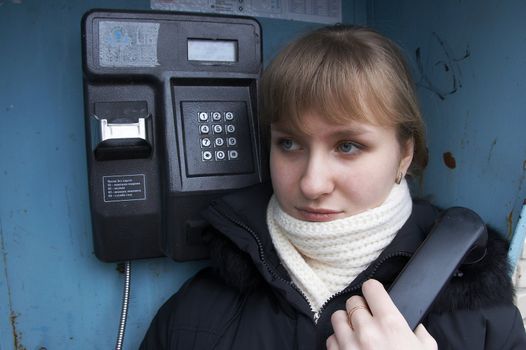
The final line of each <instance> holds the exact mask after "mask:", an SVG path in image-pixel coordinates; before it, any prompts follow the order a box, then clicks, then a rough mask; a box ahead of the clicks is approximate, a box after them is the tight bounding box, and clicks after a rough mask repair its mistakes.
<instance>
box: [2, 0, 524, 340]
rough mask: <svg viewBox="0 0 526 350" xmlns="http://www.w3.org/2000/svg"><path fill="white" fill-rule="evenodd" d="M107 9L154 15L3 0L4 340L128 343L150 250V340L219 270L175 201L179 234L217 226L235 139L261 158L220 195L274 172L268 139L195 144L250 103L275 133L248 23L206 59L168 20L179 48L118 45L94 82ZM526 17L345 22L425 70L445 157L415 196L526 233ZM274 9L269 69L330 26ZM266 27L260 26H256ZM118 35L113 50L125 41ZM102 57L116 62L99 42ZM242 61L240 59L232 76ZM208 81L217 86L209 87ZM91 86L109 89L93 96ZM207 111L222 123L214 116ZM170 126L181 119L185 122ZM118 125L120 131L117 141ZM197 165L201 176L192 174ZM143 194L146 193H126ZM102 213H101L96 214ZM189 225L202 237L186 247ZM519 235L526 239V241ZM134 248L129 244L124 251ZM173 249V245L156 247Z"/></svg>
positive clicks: (421, 82) (499, 13)
mask: <svg viewBox="0 0 526 350" xmlns="http://www.w3.org/2000/svg"><path fill="white" fill-rule="evenodd" d="M93 8H121V9H122V10H125V11H130V10H137V11H139V12H149V10H150V1H148V0H133V1H126V2H122V1H116V0H89V1H82V2H72V1H66V0H56V1H52V2H44V1H33V2H31V1H14V0H12V1H11V0H10V1H0V45H1V46H2V55H1V57H0V62H1V63H2V64H1V65H0V77H1V78H0V120H1V121H2V124H1V126H0V179H1V181H0V250H1V252H2V259H0V271H3V273H2V274H1V276H0V317H1V318H0V334H2V337H0V348H2V349H23V348H26V349H33V348H35V349H41V348H47V349H55V348H64V347H66V348H74V349H87V348H90V349H91V348H108V347H111V346H113V344H114V341H115V333H116V326H117V324H118V321H119V311H120V307H121V305H120V302H121V300H120V299H121V294H122V280H123V276H122V273H121V272H120V271H116V264H115V263H114V262H116V261H121V260H123V259H127V258H130V259H132V258H134V257H135V258H139V257H140V256H141V255H142V258H141V259H138V260H135V261H134V262H133V264H134V269H133V279H132V281H133V283H132V284H133V289H132V293H131V301H130V315H129V319H128V330H127V334H126V340H125V344H126V347H129V348H137V347H138V344H139V343H140V341H141V339H142V337H143V335H144V332H145V330H146V328H147V327H148V324H149V322H150V320H151V319H152V317H153V316H154V314H155V312H156V310H157V309H158V307H159V306H160V305H161V304H162V303H163V301H164V300H166V299H167V298H168V297H169V296H170V295H171V294H173V293H174V292H175V291H176V290H177V289H178V288H179V287H180V286H181V285H182V283H184V281H185V280H186V279H187V278H188V277H190V276H191V275H193V274H194V273H195V272H196V271H198V270H199V269H201V268H202V267H203V266H206V264H207V263H206V260H202V261H195V262H178V261H174V259H175V258H173V257H174V256H176V255H177V256H180V257H183V258H182V259H181V260H184V254H186V253H190V252H192V251H193V252H192V254H194V253H195V254H198V253H199V249H200V248H198V247H199V246H200V237H199V235H192V234H187V233H184V234H183V235H179V236H167V235H166V234H165V233H163V231H162V227H164V225H166V226H168V225H171V226H173V227H174V228H175V226H176V222H180V221H176V217H175V216H171V217H165V218H163V217H162V216H161V215H162V214H161V213H162V212H163V210H164V209H166V208H168V207H170V208H172V210H173V211H174V212H176V213H177V214H176V215H180V216H182V217H185V220H184V222H185V223H184V226H183V227H177V229H178V230H181V231H182V232H195V231H199V228H200V225H201V224H202V223H201V222H199V220H196V219H195V218H194V217H191V216H190V215H188V213H187V212H185V210H186V209H187V208H190V207H194V209H195V208H197V207H200V206H202V205H204V204H203V203H204V202H205V201H206V200H207V198H204V196H205V195H204V193H205V192H200V191H201V190H200V189H198V188H196V184H195V183H196V181H194V180H195V179H196V178H205V177H206V178H209V177H210V176H209V175H212V176H211V177H212V178H213V177H214V176H219V175H218V173H220V172H221V171H223V170H222V169H220V168H221V167H219V168H215V169H212V170H210V172H208V171H209V170H207V169H211V168H213V167H214V166H215V165H212V164H218V163H220V162H215V159H216V158H215V157H216V151H223V153H224V156H225V157H227V158H228V151H232V150H233V151H236V150H238V156H241V157H248V158H249V159H250V160H251V161H249V162H247V163H249V164H250V163H251V164H252V166H250V167H249V168H243V169H241V168H240V169H238V170H236V174H233V175H226V176H227V177H229V178H230V181H226V182H220V181H216V180H217V178H216V179H215V180H206V181H205V182H204V183H205V184H206V187H207V188H206V190H207V191H208V190H209V189H212V192H214V191H215V192H214V194H213V195H216V194H217V195H220V194H221V193H222V192H224V191H230V190H234V189H235V188H237V187H238V186H241V185H244V184H249V183H252V182H259V181H261V180H263V179H265V178H266V176H267V174H265V173H264V172H263V171H262V170H263V168H262V167H261V164H262V162H264V161H265V157H266V155H265V154H264V153H263V152H262V151H261V150H259V149H258V148H257V147H253V145H255V144H258V140H256V139H250V138H249V139H245V141H240V142H245V144H244V146H243V147H241V146H239V149H235V148H232V147H229V146H228V143H227V142H228V138H229V136H227V134H226V132H225V133H224V137H223V139H224V141H223V142H224V143H223V146H218V147H217V149H215V148H212V149H213V153H211V154H208V153H206V155H205V154H204V153H203V152H206V150H205V149H202V148H201V144H196V143H195V140H199V142H201V141H200V140H201V139H202V138H205V137H202V136H201V134H199V132H200V131H199V130H200V128H201V127H202V126H203V125H205V124H206V125H207V126H208V127H211V128H213V127H214V125H216V123H214V120H213V118H214V114H213V113H214V112H219V113H221V118H222V119H221V123H217V125H220V126H221V127H222V128H223V127H226V126H228V125H234V124H230V123H229V121H227V119H226V113H227V112H232V113H238V114H240V115H241V114H242V115H244V117H245V121H246V122H243V123H245V124H235V125H234V126H235V127H236V130H238V128H245V129H248V130H249V133H252V132H253V133H252V135H257V128H258V126H257V123H256V122H255V118H254V117H255V113H257V106H256V104H255V103H254V98H253V96H254V95H253V92H254V91H255V90H257V86H258V81H257V79H258V78H257V75H258V74H259V72H258V69H259V68H256V67H255V66H250V65H249V64H248V63H247V65H243V63H241V61H239V65H238V66H236V63H233V64H232V63H229V61H232V60H234V59H237V58H238V57H236V52H237V54H238V55H239V58H241V59H242V58H243V57H246V56H242V51H241V50H242V42H243V41H242V40H243V39H242V38H240V37H239V35H243V34H242V33H241V32H238V33H231V34H232V35H230V36H229V37H226V38H223V40H219V42H217V43H212V44H217V45H219V46H220V47H222V49H223V50H222V51H223V52H224V55H222V56H220V57H215V59H214V60H215V61H218V60H219V61H221V60H222V61H223V63H222V64H221V65H214V64H208V63H209V62H207V61H208V60H207V58H208V57H206V56H205V57H203V55H202V52H203V50H205V49H204V48H206V47H207V46H208V45H210V44H211V43H210V41H208V40H206V39H207V38H206V37H204V36H203V35H191V36H190V37H189V38H190V39H191V40H187V37H186V38H185V39H184V40H183V41H179V42H178V41H177V40H173V41H172V40H171V39H170V38H172V37H173V36H172V37H171V36H170V35H169V34H167V33H166V32H163V30H164V29H159V30H158V32H157V33H158V35H159V38H164V39H163V40H167V42H164V43H163V49H161V50H160V51H159V55H158V56H157V57H154V56H152V55H150V56H144V57H143V62H142V63H143V65H150V66H148V67H137V66H135V67H134V66H126V67H114V66H107V64H108V63H104V62H108V61H104V60H111V57H112V56H110V55H107V56H104V55H103V60H102V65H100V64H96V65H93V64H92V65H90V66H89V70H88V72H87V74H86V78H87V80H86V82H85V84H86V85H83V84H84V82H83V71H82V56H83V53H82V40H81V25H80V22H81V18H82V16H83V15H84V14H85V13H86V12H87V11H88V10H91V9H93ZM524 11H526V4H524V3H523V2H520V1H509V2H502V1H483V2H475V1H457V0H446V1H440V2H436V1H435V2H433V1H416V0H396V1H391V0H353V1H342V21H343V22H344V23H357V24H367V25H369V26H372V27H374V28H376V29H378V30H379V31H381V32H382V33H384V34H386V35H387V36H388V37H390V38H392V39H393V40H394V41H396V42H397V43H398V44H399V45H400V46H401V47H402V49H403V50H404V52H405V53H406V55H407V58H408V60H409V63H410V65H411V69H412V72H413V75H414V78H415V81H416V84H417V91H418V96H419V99H420V105H421V108H422V111H423V115H424V118H425V121H426V124H427V127H428V133H427V138H428V146H429V155H430V158H429V164H428V166H427V168H426V170H425V173H424V175H423V177H422V179H421V181H419V182H417V183H415V191H417V192H418V194H419V195H421V196H423V197H426V198H429V199H431V200H432V202H433V203H435V204H437V205H439V206H442V207H449V206H453V205H460V206H466V207H469V208H471V209H473V210H475V211H476V212H477V213H479V214H480V216H481V217H482V218H483V219H484V220H485V221H486V222H487V223H488V224H489V225H491V226H493V227H494V228H496V229H497V230H499V231H500V232H502V233H503V235H505V236H507V237H512V236H513V234H514V232H516V227H517V223H518V221H519V216H520V212H521V207H522V203H523V199H524V198H526V186H525V185H524V181H525V179H526V176H525V173H526V170H525V169H526V167H525V163H524V160H525V159H526V158H525V150H526V138H524V136H523V131H524V130H526V118H524V114H525V113H526V105H525V104H524V102H523V101H524V98H523V96H522V95H523V91H524V89H523V87H524V84H525V80H524V77H525V76H526V66H525V65H524V64H523V62H524V61H526V47H525V42H524V40H522V37H521V33H524V31H525V30H526V24H525V22H524V20H523V16H521V14H522V13H524ZM185 16H187V17H186V18H187V19H188V18H190V17H192V16H190V15H189V14H185ZM101 18H102V17H100V18H99V22H100V21H101ZM109 18H110V17H107V18H106V19H107V22H110V23H109V24H108V23H107V24H106V25H104V24H103V25H101V26H100V25H98V24H97V26H96V27H97V28H99V29H100V32H98V34H97V35H102V34H103V33H106V32H111V31H112V29H115V28H114V27H112V25H111V22H122V21H123V20H122V18H111V20H109ZM102 21H103V22H104V19H102ZM258 21H259V23H260V24H261V29H260V35H261V36H260V40H261V45H262V50H261V52H260V53H259V55H261V59H260V60H261V62H260V64H261V68H262V67H264V66H265V65H266V64H267V63H268V62H269V61H270V59H271V58H272V57H273V56H274V54H275V53H276V52H277V51H279V49H280V48H281V47H283V45H284V44H285V43H286V42H288V41H289V40H291V39H293V38H295V37H296V36H298V35H300V34H301V33H302V32H304V31H308V30H311V29H313V28H316V27H319V26H320V25H321V24H319V23H309V22H296V21H287V20H276V19H270V18H258ZM140 22H141V23H147V25H145V26H143V31H144V32H145V33H155V32H156V28H155V25H153V26H152V25H151V24H152V23H153V21H151V20H141V21H140ZM171 22H174V21H171ZM175 22H179V23H182V22H184V21H181V20H179V21H175ZM210 25H212V26H214V25H216V24H214V23H213V22H211V24H210ZM172 26H173V27H179V28H181V27H184V26H185V25H183V24H180V25H179V24H175V23H174V24H172ZM159 28H162V27H161V26H160V27H159ZM252 28H256V27H254V26H252ZM194 29H195V28H194ZM194 29H188V30H187V31H188V32H191V31H192V30H194ZM200 29H201V28H197V29H195V30H200ZM257 30H258V29H251V31H252V33H255V32H257ZM220 32H221V33H223V31H220ZM101 33H102V34H101ZM114 34H115V35H116V36H114V37H113V38H114V39H115V40H117V38H120V39H123V40H126V38H125V37H119V34H118V31H114ZM224 34H225V35H226V34H227V33H224ZM236 35H237V36H238V37H237V38H236V37H235V36H236ZM251 35H252V34H251ZM97 38H99V36H97ZM144 39H145V38H144ZM236 40H237V44H233V43H235V42H236ZM99 44H100V43H99ZM104 45H106V48H107V49H108V48H110V47H111V45H114V46H118V43H117V41H115V42H114V43H113V44H111V43H109V42H105V43H104V42H103V43H102V44H101V46H102V47H104ZM177 45H182V46H177ZM203 45H204V48H203ZM236 45H237V46H236ZM168 47H179V48H180V49H179V52H185V54H184V55H185V56H184V60H186V61H187V63H186V66H185V65H184V64H182V63H180V62H182V60H181V59H180V58H177V57H172V58H171V59H168V60H167V58H168V57H167V56H164V55H168V53H167V51H164V50H165V49H164V48H168ZM189 48H190V50H189ZM181 50H182V51H181ZM236 50H239V51H236ZM110 51H111V50H110ZM188 51H190V58H191V60H190V61H191V62H189V61H188ZM149 52H151V51H149ZM91 53H92V54H93V53H95V54H96V55H97V56H96V57H99V56H98V55H99V53H98V51H96V50H92V51H91ZM147 57H150V58H147ZM155 58H156V59H155ZM124 62H126V61H124ZM167 62H170V63H169V64H168V65H167ZM178 62H179V63H178ZM236 62H237V61H236ZM105 64H106V66H105ZM123 64H124V63H123ZM128 64H129V65H132V63H131V62H128ZM110 65H111V64H110ZM225 66H228V67H230V69H231V70H230V71H225V70H224V69H223V68H224V67H225ZM241 66H242V67H241ZM219 67H223V68H221V69H223V70H220V68H219ZM115 82H117V83H115ZM84 86H85V87H86V91H87V92H86V95H85V96H83V94H84V91H85V90H84ZM217 87H220V89H218V88H217ZM208 89H210V90H211V91H213V94H215V97H214V98H207V97H204V95H205V94H204V93H203V91H204V90H208ZM110 90H111V91H110ZM210 90H208V91H210ZM219 90H221V91H228V92H227V93H222V92H221V91H219ZM206 95H208V93H207V94H206ZM86 96H87V98H88V99H92V100H91V101H92V102H91V103H89V104H88V107H86V106H85V104H84V97H86ZM197 102H198V104H197V105H196V103H197ZM218 103H219V105H218ZM86 111H87V113H85V112H86ZM200 112H206V113H207V115H208V118H212V119H209V121H208V122H206V123H205V122H204V121H203V122H201V124H200V121H199V113H200ZM166 113H172V115H171V116H170V117H171V118H165V115H166ZM177 113H179V116H180V117H181V116H183V115H185V114H195V113H197V119H192V120H189V122H187V123H185V122H184V120H185V119H184V118H178V117H177ZM86 115H88V116H90V117H89V118H87V117H86ZM95 116H96V117H95ZM203 118H204V115H203ZM169 120H172V121H173V122H177V123H181V124H179V125H175V124H174V125H170V126H169V128H168V127H167V126H166V124H165V123H167V122H168V121H169ZM86 129H88V130H89V133H90V134H88V135H89V137H87V136H86ZM205 129H206V127H205ZM92 130H93V132H92ZM101 130H105V131H106V132H107V133H105V134H104V135H105V136H104V137H102V133H101ZM162 130H172V131H171V132H172V133H171V134H169V133H167V132H161V131H162ZM196 130H197V131H196ZM212 130H213V129H212ZM92 134H93V135H92ZM123 136H125V137H123ZM212 137H214V139H213V140H212V139H210V141H212V142H214V143H215V142H216V141H215V140H216V139H215V136H213V134H212ZM239 140H240V139H236V141H239ZM86 142H88V144H89V152H91V154H92V157H93V158H92V159H91V160H90V159H87V157H88V156H87V154H88V153H87V147H86ZM206 142H207V141H205V144H206ZM218 142H221V141H218ZM247 144H248V146H247ZM238 145H240V144H238ZM192 147H198V148H199V152H196V154H198V155H199V157H198V158H197V159H187V158H186V155H185V149H190V148H192ZM221 147H222V148H221ZM168 148H170V149H172V150H174V152H172V153H170V154H172V156H171V157H172V158H169V157H168V153H166V152H165V151H163V150H166V149H168ZM95 151H96V153H97V154H95ZM241 151H246V152H247V153H245V154H244V155H243V154H242V153H241ZM223 153H219V154H218V156H219V157H222V154H223ZM210 156H212V157H213V159H214V162H213V163H212V162H211V163H206V162H204V163H205V164H208V165H206V168H201V164H202V163H203V162H202V160H204V159H205V157H206V158H208V157H210ZM232 156H235V152H233V154H232V152H231V157H232ZM89 157H91V156H89ZM245 159H246V158H245ZM90 161H91V162H92V165H91V166H90V168H89V169H90V170H88V166H87V164H88V162H90ZM115 164H120V165H123V164H128V165H125V169H124V170H125V171H119V172H117V171H115V172H113V171H112V170H116V169H117V168H116V166H115ZM181 166H182V168H183V169H184V171H183V172H179V173H178V172H177V171H175V169H177V168H180V167H181ZM208 166H210V167H208ZM243 166H245V165H243ZM126 167H127V168H126ZM120 169H122V168H120ZM90 172H92V173H91V174H92V175H88V174H90ZM203 172H204V173H205V176H201V175H202V173H203ZM223 175H224V174H223ZM89 176H93V178H95V177H96V176H99V180H97V181H95V182H93V185H92V186H93V187H92V189H93V192H95V193H94V194H91V196H92V198H94V197H93V196H95V197H97V196H98V197H97V198H99V199H100V205H98V206H97V207H96V208H90V204H89V203H90V182H89V181H90V180H89ZM113 176H118V177H113ZM238 181H239V182H238ZM238 184H241V185H238ZM206 193H209V192H206ZM206 196H208V194H206ZM126 198H127V199H130V200H129V201H126V202H124V201H122V200H123V199H126ZM143 198H146V199H147V200H143ZM150 199H152V200H151V201H150ZM201 200H202V201H201ZM117 203H120V204H122V205H123V207H125V206H127V207H128V208H131V209H132V210H131V212H133V213H134V214H135V218H134V217H126V215H129V212H130V211H128V214H126V215H123V213H124V211H121V212H115V211H113V212H112V209H111V208H112V207H111V205H112V204H117ZM178 203H184V205H183V206H178ZM114 207H115V206H114ZM163 208H164V209H163ZM93 211H94V212H95V213H96V216H98V217H99V219H100V220H99V219H93V217H92V212H93ZM137 218H140V219H137ZM169 220H173V221H171V222H170V221H169ZM147 222H149V223H153V224H152V226H150V227H154V231H155V232H156V233H154V234H153V235H148V234H144V232H145V231H144V230H141V225H144V224H143V223H147ZM119 225H123V226H121V227H125V226H126V225H127V226H128V227H129V228H131V230H130V231H128V232H132V233H129V234H130V235H136V239H138V240H139V242H140V244H137V243H132V242H131V241H129V240H127V239H126V238H127V236H124V237H122V236H119V235H117V236H111V235H108V234H106V233H105V232H106V229H107V228H111V227H118V226H119ZM134 230H137V233H133V232H134ZM92 232H97V233H92ZM123 232H124V231H123ZM94 236H96V237H97V238H96V240H97V241H96V242H97V243H95V244H94V238H95V237H94ZM154 236H155V237H154ZM157 237H160V241H161V242H163V241H164V242H170V243H169V245H165V247H167V246H170V247H171V248H164V249H166V251H165V250H164V249H161V248H159V246H158V245H157V244H156V242H157V240H158V239H157ZM176 237H183V238H184V239H183V241H176ZM517 237H518V236H517ZM161 246H162V245H161ZM519 246H520V245H519V243H517V244H516V245H515V246H514V247H515V251H518V248H519ZM137 247H139V248H137ZM188 247H189V248H188ZM117 248H122V250H121V249H117ZM512 248H513V247H512ZM194 249H195V250H194ZM121 251H122V252H126V256H118V254H119V253H120V252H121ZM163 255H165V256H166V255H168V256H171V257H158V258H146V257H147V256H148V257H154V256H163ZM518 255H519V254H518V253H514V256H518ZM101 260H105V261H108V262H103V261H101ZM525 300H526V299H525Z"/></svg>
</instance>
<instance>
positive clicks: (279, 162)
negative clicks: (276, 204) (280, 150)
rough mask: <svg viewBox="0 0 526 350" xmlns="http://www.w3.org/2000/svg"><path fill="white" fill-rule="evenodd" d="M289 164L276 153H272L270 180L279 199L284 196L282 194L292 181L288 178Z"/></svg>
mask: <svg viewBox="0 0 526 350" xmlns="http://www.w3.org/2000/svg"><path fill="white" fill-rule="evenodd" d="M285 169H287V164H286V163H285V161H284V160H283V159H282V158H281V157H280V156H279V155H277V154H276V153H275V152H272V151H271V152H270V178H271V180H272V187H273V188H274V192H275V194H276V195H277V196H278V197H281V196H282V192H283V191H285V189H286V188H287V187H289V186H288V183H289V182H290V179H289V178H288V176H287V171H286V170H285Z"/></svg>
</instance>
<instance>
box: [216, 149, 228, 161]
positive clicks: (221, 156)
mask: <svg viewBox="0 0 526 350" xmlns="http://www.w3.org/2000/svg"><path fill="white" fill-rule="evenodd" d="M225 157H226V154H225V151H216V160H224V159H225Z"/></svg>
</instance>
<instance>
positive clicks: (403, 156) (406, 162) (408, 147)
mask: <svg viewBox="0 0 526 350" xmlns="http://www.w3.org/2000/svg"><path fill="white" fill-rule="evenodd" d="M414 151H415V141H414V140H413V138H412V137H411V138H410V139H408V140H407V141H406V142H405V143H404V144H403V145H401V146H400V166H399V168H398V170H399V171H401V172H402V173H403V174H404V175H405V174H407V171H408V169H409V166H410V165H411V162H412V161H413V154H414Z"/></svg>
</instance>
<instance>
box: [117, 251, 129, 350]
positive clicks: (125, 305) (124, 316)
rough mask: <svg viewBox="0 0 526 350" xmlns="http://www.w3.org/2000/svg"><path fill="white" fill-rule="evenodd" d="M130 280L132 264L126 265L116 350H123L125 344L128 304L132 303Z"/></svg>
mask: <svg viewBox="0 0 526 350" xmlns="http://www.w3.org/2000/svg"><path fill="white" fill-rule="evenodd" d="M130 280H131V262H130V261H126V262H125V263H124V292H123V295H122V309H121V319H120V322H119V333H118V334H117V344H115V350H122V344H123V342H124V331H125V330H126V320H127V318H128V303H129V301H130Z"/></svg>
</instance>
